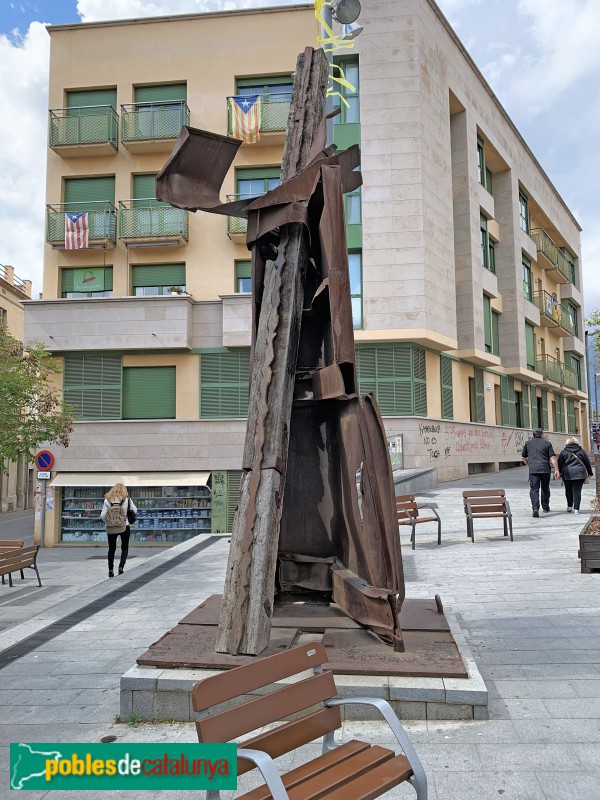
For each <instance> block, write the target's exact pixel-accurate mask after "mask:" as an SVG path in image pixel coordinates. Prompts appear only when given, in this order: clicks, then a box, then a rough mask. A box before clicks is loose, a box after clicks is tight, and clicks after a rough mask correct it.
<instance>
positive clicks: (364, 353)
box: [356, 347, 381, 410]
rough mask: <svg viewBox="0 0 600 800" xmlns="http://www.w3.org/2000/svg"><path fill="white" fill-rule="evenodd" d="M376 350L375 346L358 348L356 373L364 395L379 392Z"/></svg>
mask: <svg viewBox="0 0 600 800" xmlns="http://www.w3.org/2000/svg"><path fill="white" fill-rule="evenodd" d="M376 352H377V351H376V350H375V348H374V347H357V348H356V374H357V377H358V383H359V387H360V393H361V394H362V395H364V394H375V395H376V394H377V358H376ZM380 410H381V409H380Z"/></svg>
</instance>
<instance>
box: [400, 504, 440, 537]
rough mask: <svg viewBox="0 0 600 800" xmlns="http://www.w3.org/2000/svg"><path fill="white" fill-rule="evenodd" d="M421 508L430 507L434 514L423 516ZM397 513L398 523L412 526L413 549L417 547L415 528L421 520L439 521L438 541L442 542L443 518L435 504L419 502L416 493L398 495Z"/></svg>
mask: <svg viewBox="0 0 600 800" xmlns="http://www.w3.org/2000/svg"><path fill="white" fill-rule="evenodd" d="M421 508H427V509H429V510H430V511H431V512H432V514H433V515H434V516H426V517H423V516H421V515H420V514H419V510H420V509H421ZM396 513H397V515H398V525H410V526H411V533H410V541H411V546H412V549H413V550H414V549H415V528H416V526H417V525H418V524H419V523H420V522H437V528H438V530H437V535H438V542H437V543H438V544H441V543H442V520H441V519H440V515H439V514H438V513H437V511H436V510H435V508H433V506H430V505H428V504H427V503H417V500H416V498H415V496H414V494H403V495H397V496H396Z"/></svg>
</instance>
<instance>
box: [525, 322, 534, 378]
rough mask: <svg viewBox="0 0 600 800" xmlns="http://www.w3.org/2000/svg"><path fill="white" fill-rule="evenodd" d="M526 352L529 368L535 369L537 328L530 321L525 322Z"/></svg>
mask: <svg viewBox="0 0 600 800" xmlns="http://www.w3.org/2000/svg"><path fill="white" fill-rule="evenodd" d="M525 352H526V358H527V368H528V369H532V370H535V328H534V327H533V325H530V324H529V323H528V322H526V323H525Z"/></svg>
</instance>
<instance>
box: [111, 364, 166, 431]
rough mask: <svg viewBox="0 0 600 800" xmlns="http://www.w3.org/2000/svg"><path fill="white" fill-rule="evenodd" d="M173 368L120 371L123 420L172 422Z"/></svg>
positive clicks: (127, 368) (136, 368)
mask: <svg viewBox="0 0 600 800" xmlns="http://www.w3.org/2000/svg"><path fill="white" fill-rule="evenodd" d="M175 378H176V370H175V367H125V368H124V369H123V419H175Z"/></svg>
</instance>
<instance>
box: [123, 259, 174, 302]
mask: <svg viewBox="0 0 600 800" xmlns="http://www.w3.org/2000/svg"><path fill="white" fill-rule="evenodd" d="M131 284H132V293H133V294H134V295H135V296H136V297H149V296H156V295H168V294H183V293H184V292H185V285H186V284H185V264H182V263H178V264H135V265H134V266H133V267H132V268H131Z"/></svg>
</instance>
